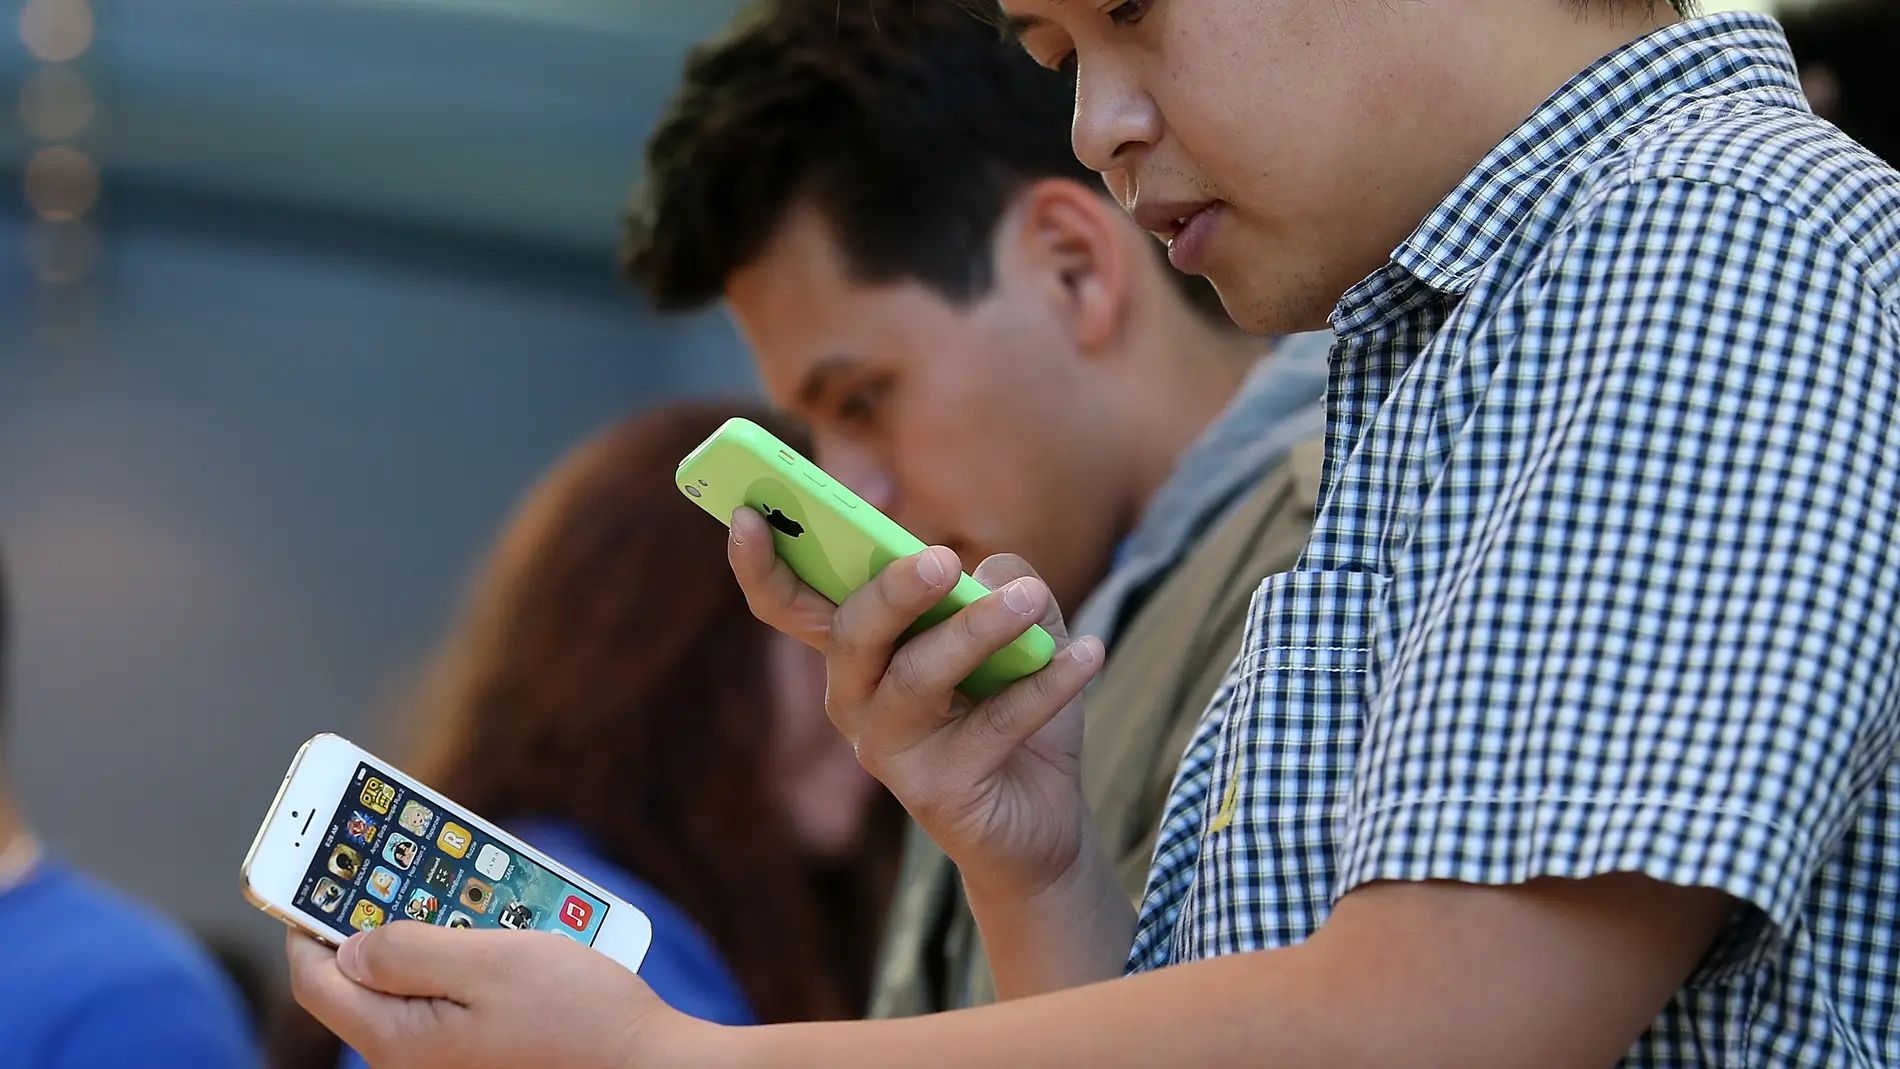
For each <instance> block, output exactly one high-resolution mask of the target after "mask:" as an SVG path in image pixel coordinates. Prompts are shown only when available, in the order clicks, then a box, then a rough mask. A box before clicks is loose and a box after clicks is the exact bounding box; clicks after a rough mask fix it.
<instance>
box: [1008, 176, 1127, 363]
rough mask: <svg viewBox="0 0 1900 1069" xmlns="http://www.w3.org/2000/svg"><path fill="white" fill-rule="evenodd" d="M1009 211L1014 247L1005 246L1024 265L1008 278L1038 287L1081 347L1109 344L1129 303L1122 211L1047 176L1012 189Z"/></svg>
mask: <svg viewBox="0 0 1900 1069" xmlns="http://www.w3.org/2000/svg"><path fill="white" fill-rule="evenodd" d="M1011 216H1012V217H1013V219H1014V221H1015V226H1014V227H1012V228H1010V230H1009V233H1010V240H1011V241H1012V242H1013V243H1014V244H1015V245H1016V248H1014V249H1011V250H1006V253H1007V254H1012V257H1011V258H1013V259H1015V260H1016V263H1017V265H1019V266H1020V267H1021V268H1023V269H1024V270H1023V276H1024V277H1021V278H1019V279H1017V280H1015V282H1014V284H1021V283H1025V282H1028V283H1031V284H1034V285H1037V286H1040V287H1042V289H1043V290H1044V292H1045V295H1046V296H1047V297H1048V299H1049V300H1051V301H1052V302H1054V303H1055V305H1056V307H1057V309H1058V311H1059V314H1060V316H1061V317H1062V319H1063V321H1064V322H1065V323H1066V324H1067V326H1068V329H1069V331H1070V334H1071V336H1072V337H1073V338H1074V340H1075V343H1076V347H1077V348H1078V349H1079V350H1080V351H1081V352H1083V353H1084V354H1087V355H1091V356H1093V355H1097V354H1100V353H1103V352H1106V351H1108V349H1109V348H1110V346H1111V343H1113V342H1114V341H1115V340H1116V339H1117V338H1118V337H1120V336H1121V334H1122V332H1123V331H1124V329H1126V325H1127V323H1126V321H1127V318H1128V316H1129V313H1130V312H1131V311H1132V309H1133V307H1134V302H1133V301H1132V300H1131V299H1130V297H1131V295H1130V293H1129V287H1130V286H1131V285H1132V283H1133V278H1134V274H1135V272H1134V270H1133V265H1132V264H1131V263H1130V262H1129V261H1130V253H1131V251H1132V250H1130V248H1129V245H1130V244H1131V243H1130V242H1129V241H1128V236H1129V235H1128V227H1129V223H1128V220H1127V218H1126V216H1125V215H1124V214H1123V213H1122V210H1121V209H1120V208H1119V207H1117V206H1116V205H1114V204H1113V203H1111V202H1110V201H1109V200H1108V198H1107V197H1105V196H1103V195H1102V193H1101V191H1100V190H1097V189H1093V188H1091V187H1088V186H1085V185H1082V184H1081V183H1079V182H1073V181H1070V180H1068V179H1064V178H1050V179H1044V180H1042V181H1040V182H1037V183H1035V184H1034V185H1031V186H1029V187H1028V188H1027V189H1025V190H1024V191H1023V192H1021V193H1020V194H1018V196H1017V202H1016V206H1015V209H1014V210H1013V211H1012V213H1011ZM1032 280H1033V281H1032Z"/></svg>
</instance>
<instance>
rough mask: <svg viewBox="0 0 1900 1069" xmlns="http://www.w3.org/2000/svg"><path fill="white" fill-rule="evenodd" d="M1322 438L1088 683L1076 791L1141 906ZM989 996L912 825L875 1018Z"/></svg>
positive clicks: (1200, 543)
mask: <svg viewBox="0 0 1900 1069" xmlns="http://www.w3.org/2000/svg"><path fill="white" fill-rule="evenodd" d="M1322 452H1323V450H1322V446H1321V442H1320V441H1319V439H1317V438H1312V439H1309V440H1307V441H1305V442H1303V443H1302V444H1301V445H1300V446H1298V447H1297V448H1295V449H1294V450H1293V451H1292V452H1291V453H1290V454H1288V455H1287V457H1286V459H1285V461H1284V462H1283V463H1281V464H1280V465H1278V466H1276V467H1274V468H1272V469H1270V470H1268V471H1267V472H1266V474H1265V475H1264V477H1262V478H1261V479H1260V480H1259V482H1258V484H1257V485H1256V486H1255V487H1254V488H1253V490H1252V491H1251V492H1250V493H1249V494H1247V495H1246V496H1245V497H1244V498H1242V499H1241V500H1240V501H1239V502H1238V503H1237V504H1236V505H1234V506H1233V507H1231V508H1230V509H1229V510H1228V511H1227V512H1226V513H1225V514H1224V515H1223V516H1222V517H1221V518H1220V520H1219V521H1218V522H1217V523H1216V524H1215V525H1214V526H1213V527H1212V528H1211V529H1210V530H1208V531H1207V532H1206V533H1204V534H1203V535H1202V536H1201V537H1200V538H1199V539H1197V540H1196V541H1195V543H1194V545H1193V547H1192V549H1190V550H1189V551H1188V553H1187V555H1186V556H1185V557H1184V558H1183V559H1182V561H1181V563H1180V564H1179V565H1178V566H1176V567H1175V568H1174V569H1173V570H1172V571H1171V572H1170V573H1169V574H1168V575H1167V578H1166V579H1165V580H1164V581H1163V582H1162V584H1161V585H1160V586H1159V587H1158V588H1157V589H1156V590H1155V591H1154V592H1153V593H1152V594H1151V595H1150V596H1149V597H1148V599H1147V600H1146V601H1145V602H1144V603H1143V604H1142V606H1141V608H1140V609H1139V611H1138V612H1137V613H1136V615H1135V616H1134V618H1133V619H1132V620H1130V621H1129V622H1128V624H1127V626H1126V629H1125V630H1123V631H1122V632H1121V635H1120V637H1119V638H1118V639H1117V641H1116V642H1115V645H1114V649H1113V652H1112V653H1111V654H1110V657H1109V662H1108V667H1107V668H1106V669H1105V670H1104V672H1103V675H1102V677H1101V678H1100V679H1099V680H1097V681H1096V683H1095V684H1094V685H1093V686H1092V687H1091V688H1090V691H1089V695H1088V699H1087V708H1088V722H1087V727H1086V729H1085V733H1084V744H1083V754H1084V757H1083V769H1082V775H1083V787H1084V790H1085V792H1086V794H1087V796H1088V801H1089V805H1090V807H1091V808H1092V811H1093V812H1094V814H1095V819H1096V821H1097V823H1098V824H1099V825H1100V826H1101V829H1102V833H1103V836H1104V842H1105V843H1106V845H1107V846H1108V848H1109V849H1110V850H1111V851H1112V852H1113V853H1114V855H1115V858H1116V862H1117V866H1118V868H1119V871H1120V872H1121V876H1122V884H1123V887H1124V889H1126V891H1127V892H1128V895H1129V898H1130V900H1131V901H1139V899H1140V897H1141V895H1142V892H1143V890H1144V885H1145V883H1146V880H1147V877H1148V865H1149V861H1150V859H1151V857H1152V855H1153V853H1154V844H1155V835H1156V832H1157V830H1158V826H1159V824H1160V821H1161V810H1162V806H1163V805H1164V804H1165V803H1166V801H1167V796H1168V791H1169V788H1170V786H1171V785H1172V781H1173V778H1174V773H1175V767H1176V766H1177V765H1178V764H1179V762H1180V759H1181V754H1182V752H1183V751H1184V750H1185V749H1186V748H1187V744H1188V741H1189V736H1191V735H1192V734H1193V731H1194V728H1195V725H1196V724H1197V723H1198V722H1199V721H1200V718H1201V715H1202V713H1203V712H1204V711H1205V710H1206V708H1207V706H1208V703H1209V701H1210V700H1211V699H1212V698H1213V696H1214V693H1215V691H1216V690H1218V689H1219V687H1220V683H1221V680H1222V678H1223V677H1224V676H1225V674H1226V672H1227V668H1228V666H1229V664H1230V663H1231V662H1232V660H1233V658H1234V657H1235V655H1236V654H1237V653H1238V652H1239V649H1240V640H1241V630H1242V628H1243V626H1244V624H1245V622H1246V615H1247V608H1248V604H1249V602H1250V600H1251V599H1252V595H1253V591H1254V589H1255V588H1256V587H1258V586H1259V584H1260V582H1261V580H1263V579H1265V578H1266V577H1267V576H1269V575H1273V574H1276V573H1279V572H1284V571H1288V570H1290V569H1291V568H1292V567H1293V566H1294V563H1295V562H1296V560H1297V559H1298V557H1299V554H1300V552H1301V550H1303V549H1304V548H1305V546H1306V539H1307V535H1308V534H1309V532H1310V531H1311V528H1312V522H1313V512H1314V503H1315V501H1316V499H1317V497H1318V494H1319V483H1320V460H1321V456H1322ZM994 1000H995V991H994V988H993V986H992V984H991V980H990V970H989V961H988V958H987V957H986V956H985V954H984V952H983V947H982V944H981V941H980V940H979V938H978V936H977V932H976V924H975V922H974V920H973V919H972V918H971V916H970V911H969V906H968V904H967V903H966V902H965V900H964V897H963V888H962V882H961V880H960V879H959V878H958V876H957V871H956V867H955V866H954V865H953V864H952V863H951V862H950V860H949V858H947V857H946V856H945V855H944V854H943V853H942V852H941V851H940V850H938V849H937V848H936V846H935V845H934V844H933V843H931V842H930V840H929V839H928V838H927V837H925V836H924V835H923V834H922V833H921V832H919V831H918V830H917V829H915V828H913V829H912V832H911V836H910V838H909V839H908V840H907V842H906V846H905V855H904V861H903V867H902V874H901V876H900V878H899V888H898V893H897V897H896V899H895V901H894V902H893V904H892V914H891V918H890V921H889V923H888V925H887V930H886V938H885V943H884V949H883V951H882V954H881V956H880V960H879V963H878V973H877V979H876V981H875V983H874V985H873V988H872V999H871V1007H870V1011H871V1015H872V1016H873V1017H901V1016H911V1015H915V1014H919V1013H931V1012H936V1011H938V1010H945V1009H956V1008H960V1007H963V1006H969V1005H978V1004H982V1003H986V1002H991V1001H994Z"/></svg>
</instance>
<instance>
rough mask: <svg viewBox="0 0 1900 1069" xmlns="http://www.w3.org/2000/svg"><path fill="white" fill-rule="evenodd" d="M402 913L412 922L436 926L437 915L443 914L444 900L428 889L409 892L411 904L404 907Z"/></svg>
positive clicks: (420, 888) (422, 888)
mask: <svg viewBox="0 0 1900 1069" xmlns="http://www.w3.org/2000/svg"><path fill="white" fill-rule="evenodd" d="M402 912H403V916H405V917H408V918H409V919H410V920H412V921H421V922H422V923H424V924H434V923H435V918H436V915H437V914H439V913H441V912H442V900H441V899H439V898H437V897H435V895H434V894H433V893H432V892H430V891H429V889H428V888H426V887H418V888H416V889H415V890H413V891H411V892H409V904H408V905H405V906H403V907H402Z"/></svg>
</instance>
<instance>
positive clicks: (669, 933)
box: [340, 820, 758, 1069]
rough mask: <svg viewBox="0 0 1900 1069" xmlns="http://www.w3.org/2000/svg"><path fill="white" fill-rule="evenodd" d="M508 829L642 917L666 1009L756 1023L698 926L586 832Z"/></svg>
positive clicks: (644, 967) (350, 1062) (348, 1057)
mask: <svg viewBox="0 0 1900 1069" xmlns="http://www.w3.org/2000/svg"><path fill="white" fill-rule="evenodd" d="M508 830H509V831H511V832H513V833H514V834H515V835H517V836H519V837H520V838H521V840H522V841H523V842H525V843H527V844H528V845H529V846H532V847H534V848H535V849H536V850H539V851H541V852H542V853H544V854H546V855H548V856H549V857H551V858H553V859H555V860H556V861H559V862H560V863H561V864H563V865H566V866H567V867H568V868H571V869H573V870H574V871H575V872H578V873H580V874H581V875H582V876H585V877H587V878H588V879H590V880H592V881H594V882H595V883H597V884H599V885H600V886H601V887H602V888H604V889H606V891H607V892H608V893H609V894H612V895H613V896H614V897H616V898H619V899H621V900H622V901H625V902H627V903H629V904H631V905H632V906H633V907H634V908H635V909H638V910H639V911H640V912H642V913H644V914H646V915H647V918H648V919H649V920H651V921H652V922H653V947H652V949H650V950H648V951H647V957H646V961H644V962H643V963H641V965H640V978H641V979H642V980H645V981H646V982H647V984H648V985H649V986H651V987H652V988H653V993H654V994H656V995H658V996H660V998H661V999H662V1000H664V1001H665V1002H666V1004H667V1005H669V1006H671V1007H673V1008H674V1009H676V1010H678V1011H680V1012H681V1013H684V1014H687V1015H688V1016H692V1017H698V1018H700V1019H701V1020H705V1021H712V1022H714V1023H716V1024H731V1025H746V1024H757V1023H758V1019H757V1017H756V1016H755V1015H754V1014H753V1012H752V1004H751V1003H750V1002H749V1001H747V999H746V997H745V993H744V992H742V991H741V990H740V989H739V981H738V979H737V978H735V977H734V976H733V975H732V970H731V969H729V968H727V966H726V962H725V959H724V958H722V957H721V956H720V955H719V951H718V950H716V949H714V947H713V944H712V940H711V939H709V938H707V937H706V934H705V933H704V932H702V931H700V928H699V925H697V924H695V923H693V920H692V919H691V918H690V917H688V916H687V915H686V913H685V912H684V911H683V910H681V909H680V908H679V907H678V906H675V905H674V904H673V903H672V902H670V901H668V900H667V899H666V898H665V897H664V896H662V895H661V894H660V893H659V892H658V891H655V890H654V889H653V888H652V887H650V886H648V885H647V884H646V882H645V881H643V880H640V879H639V878H637V877H635V876H634V875H632V874H631V873H628V872H626V871H624V870H623V869H621V868H620V867H619V866H617V865H615V864H614V863H613V862H611V861H608V860H607V859H606V858H604V857H602V856H601V855H600V851H599V849H598V848H597V847H596V846H595V845H594V843H593V841H592V840H591V839H590V838H589V837H588V836H587V835H586V833H584V832H582V831H581V830H580V829H579V828H576V827H574V826H573V825H572V824H568V823H566V822H565V821H554V820H546V821H520V822H516V823H513V824H510V825H509V826H508ZM340 1069H366V1063H365V1062H364V1061H363V1059H362V1056H361V1055H359V1054H357V1053H356V1052H355V1051H353V1050H350V1049H349V1048H347V1047H346V1048H344V1051H343V1059H342V1062H341V1065H340Z"/></svg>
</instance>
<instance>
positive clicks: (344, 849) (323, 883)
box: [295, 763, 607, 946]
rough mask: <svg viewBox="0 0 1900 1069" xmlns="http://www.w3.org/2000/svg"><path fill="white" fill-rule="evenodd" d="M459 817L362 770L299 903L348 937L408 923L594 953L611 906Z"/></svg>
mask: <svg viewBox="0 0 1900 1069" xmlns="http://www.w3.org/2000/svg"><path fill="white" fill-rule="evenodd" d="M456 817H457V814H455V813H452V812H448V811H445V810H444V809H443V808H442V807H441V806H440V805H437V804H436V803H435V802H434V801H433V800H430V799H425V798H423V797H422V796H420V795H417V794H416V793H415V792H413V791H411V790H410V789H409V788H408V787H406V786H404V785H403V784H402V783H401V782H399V781H398V780H396V779H395V778H394V777H393V776H390V775H389V774H388V773H387V772H383V771H382V770H380V769H377V768H374V767H372V766H370V765H369V764H367V763H363V764H358V765H357V767H356V775H355V776H354V777H352V778H351V783H350V787H349V789H348V790H346V791H344V792H343V800H342V802H340V803H339V804H338V805H337V809H336V815H335V816H334V817H333V818H332V819H331V821H330V826H329V827H328V828H327V829H326V830H325V831H324V835H323V841H322V842H321V843H320V844H319V845H318V847H317V852H316V855H315V857H314V859H313V860H312V861H311V863H310V870H309V871H308V872H306V873H305V874H304V878H303V883H302V885H301V886H300V887H299V889H298V891H297V898H296V902H295V905H296V906H297V908H298V909H299V910H301V911H302V912H303V913H304V914H305V915H306V916H309V917H313V918H316V919H318V920H321V921H322V922H324V923H325V924H327V925H329V926H330V927H332V928H334V929H336V930H337V931H338V932H339V933H341V934H343V935H346V936H347V935H349V934H350V933H351V932H352V931H368V930H370V929H371V928H375V927H378V926H380V925H382V924H385V923H387V922H389V921H391V920H403V919H408V920H413V921H421V922H422V923H424V924H435V925H441V926H443V927H448V928H514V929H520V930H532V931H543V932H559V933H560V934H562V935H565V936H568V937H570V938H573V939H578V940H580V941H581V942H583V943H586V944H587V945H589V946H592V945H593V942H594V937H595V936H597V935H598V934H600V925H601V921H603V920H604V919H605V918H606V916H607V903H606V902H603V901H601V899H600V898H599V897H598V896H596V895H592V894H589V893H588V892H586V891H584V890H582V889H581V888H579V887H576V886H574V885H573V884H572V883H569V882H568V881H567V880H566V879H564V878H562V877H560V876H557V875H555V874H554V873H552V872H550V871H548V870H547V869H546V868H544V867H542V866H541V865H540V864H538V863H537V862H535V861H534V860H532V859H531V858H528V857H525V856H522V855H519V854H516V853H515V851H514V848H513V847H511V846H509V845H507V844H505V843H501V842H497V841H496V840H495V838H494V837H493V836H491V835H488V834H486V833H485V832H483V831H481V830H480V829H478V828H474V827H472V826H470V824H469V823H468V822H465V821H458V820H457V819H456Z"/></svg>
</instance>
